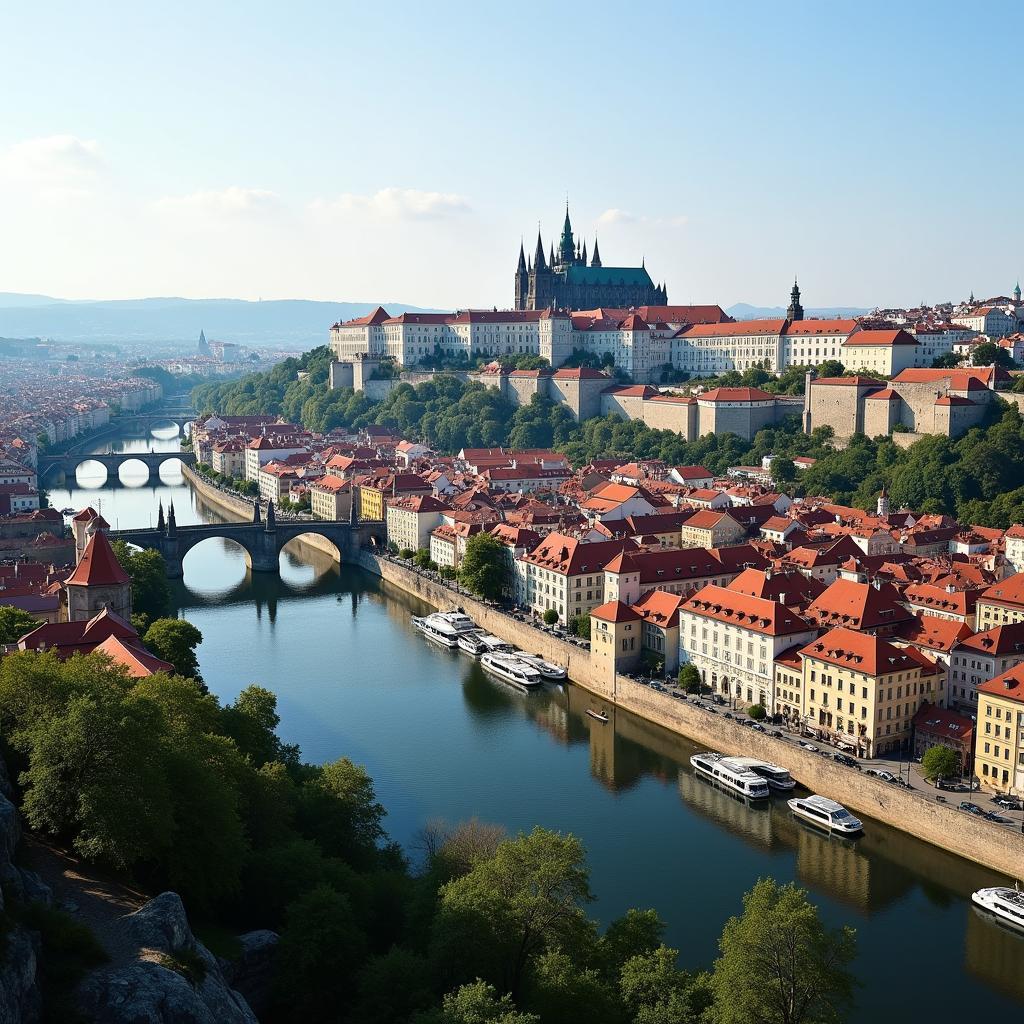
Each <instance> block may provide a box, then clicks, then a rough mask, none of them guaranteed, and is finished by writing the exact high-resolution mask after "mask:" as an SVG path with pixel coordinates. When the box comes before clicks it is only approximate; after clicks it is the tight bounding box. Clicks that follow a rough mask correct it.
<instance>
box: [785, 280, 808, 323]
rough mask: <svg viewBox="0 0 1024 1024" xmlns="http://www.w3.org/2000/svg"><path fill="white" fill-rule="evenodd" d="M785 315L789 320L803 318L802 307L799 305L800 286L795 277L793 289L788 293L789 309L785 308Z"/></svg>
mask: <svg viewBox="0 0 1024 1024" xmlns="http://www.w3.org/2000/svg"><path fill="white" fill-rule="evenodd" d="M786 316H787V317H788V318H789V319H790V320H803V318H804V307H803V306H801V305H800V286H799V285H798V284H797V283H796V278H795V277H794V278H793V290H792V291H791V292H790V293H789V309H787V310H786Z"/></svg>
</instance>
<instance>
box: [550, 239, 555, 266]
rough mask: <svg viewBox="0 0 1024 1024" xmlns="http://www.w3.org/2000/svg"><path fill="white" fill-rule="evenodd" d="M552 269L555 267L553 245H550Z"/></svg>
mask: <svg viewBox="0 0 1024 1024" xmlns="http://www.w3.org/2000/svg"><path fill="white" fill-rule="evenodd" d="M550 265H551V266H552V267H553V266H554V265H555V243H554V242H552V243H551V264H550Z"/></svg>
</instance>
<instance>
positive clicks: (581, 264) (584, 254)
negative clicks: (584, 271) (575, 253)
mask: <svg viewBox="0 0 1024 1024" xmlns="http://www.w3.org/2000/svg"><path fill="white" fill-rule="evenodd" d="M586 265H587V243H586V242H584V243H583V255H582V257H581V258H580V266H581V267H585V266H586Z"/></svg>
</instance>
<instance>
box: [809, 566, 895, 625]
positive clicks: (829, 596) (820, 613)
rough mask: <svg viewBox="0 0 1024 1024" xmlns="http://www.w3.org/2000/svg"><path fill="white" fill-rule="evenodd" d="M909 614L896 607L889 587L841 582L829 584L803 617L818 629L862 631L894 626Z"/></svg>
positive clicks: (893, 594) (890, 586) (850, 581)
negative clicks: (848, 628) (831, 627)
mask: <svg viewBox="0 0 1024 1024" xmlns="http://www.w3.org/2000/svg"><path fill="white" fill-rule="evenodd" d="M912 614H913V613H912V612H909V611H908V610H907V609H906V608H904V607H903V605H902V604H900V595H899V592H898V591H897V590H896V588H895V587H893V586H892V584H890V583H881V584H879V585H878V586H873V585H872V584H870V583H856V582H854V581H853V580H843V579H839V580H836V581H835V582H834V583H832V584H830V585H829V586H828V588H827V589H826V590H825V592H824V593H823V594H821V596H820V597H818V598H816V599H815V600H814V602H813V603H812V604H811V605H810V607H809V608H808V609H807V617H808V618H809V619H812V620H813V621H814V622H817V623H818V624H819V625H821V626H824V627H829V626H848V627H850V628H851V629H865V630H867V629H880V628H883V627H885V626H896V625H897V623H899V622H902V621H903V620H904V619H909V618H911V617H912Z"/></svg>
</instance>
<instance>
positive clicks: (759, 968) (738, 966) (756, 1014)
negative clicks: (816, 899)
mask: <svg viewBox="0 0 1024 1024" xmlns="http://www.w3.org/2000/svg"><path fill="white" fill-rule="evenodd" d="M719 948H720V950H721V956H720V957H719V958H718V960H716V961H715V967H714V971H713V973H712V976H711V987H712V989H713V991H714V995H715V1008H714V1020H715V1021H716V1024H749V1022H750V1021H757V1022H759V1024H832V1022H838V1021H842V1020H845V1019H846V1017H847V1015H848V1012H849V1009H850V1006H851V1004H852V998H853V985H854V979H853V975H852V974H851V973H850V971H849V969H848V968H849V965H850V963H851V962H852V960H853V958H854V955H855V952H856V933H855V932H854V930H853V929H852V928H841V929H836V930H829V929H826V928H825V926H824V925H823V924H822V922H821V918H820V917H819V915H818V911H817V908H815V907H814V906H812V904H811V903H810V902H808V900H807V893H806V891H805V890H803V889H798V888H797V887H796V886H795V885H794V884H793V883H789V884H788V885H782V886H780V885H779V884H778V882H776V881H775V880H774V879H770V878H762V879H760V880H759V881H758V882H757V884H756V885H755V886H754V888H753V889H751V890H750V892H748V893H747V894H746V895H745V896H744V897H743V914H742V916H740V917H731V918H730V919H729V920H728V921H727V922H726V925H725V929H724V931H723V932H722V937H721V940H720V942H719Z"/></svg>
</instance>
